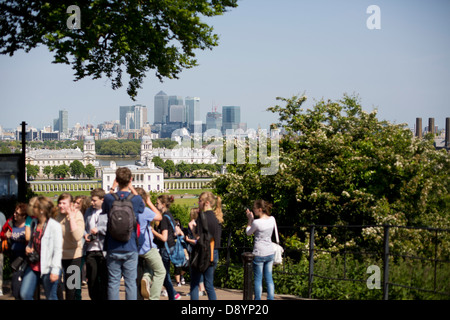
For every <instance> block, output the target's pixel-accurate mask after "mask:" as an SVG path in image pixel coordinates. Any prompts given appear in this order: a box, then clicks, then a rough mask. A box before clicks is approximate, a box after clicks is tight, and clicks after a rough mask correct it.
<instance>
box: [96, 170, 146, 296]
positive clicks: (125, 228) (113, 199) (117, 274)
mask: <svg viewBox="0 0 450 320" xmlns="http://www.w3.org/2000/svg"><path fill="white" fill-rule="evenodd" d="M115 181H116V183H117V185H118V191H117V193H114V188H113V189H111V193H109V194H107V195H105V198H104V201H103V205H102V210H103V212H104V213H106V214H108V225H107V232H106V242H105V246H106V252H107V254H106V264H107V267H108V299H109V300H119V289H120V279H121V277H122V276H123V278H124V281H125V298H126V300H136V299H137V286H136V278H137V264H138V247H137V239H138V234H137V232H138V226H137V222H136V218H137V215H138V214H139V213H141V212H143V211H144V208H145V205H144V202H143V201H142V198H141V196H139V195H133V194H132V193H131V192H130V190H131V189H130V188H132V185H131V181H132V174H131V171H130V169H129V168H127V167H121V168H118V169H117V170H116V180H115ZM116 183H114V185H115V184H116ZM113 187H114V186H113Z"/></svg>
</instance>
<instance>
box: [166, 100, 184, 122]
mask: <svg viewBox="0 0 450 320" xmlns="http://www.w3.org/2000/svg"><path fill="white" fill-rule="evenodd" d="M169 122H181V123H185V122H186V107H185V106H184V105H175V104H173V105H171V106H169Z"/></svg>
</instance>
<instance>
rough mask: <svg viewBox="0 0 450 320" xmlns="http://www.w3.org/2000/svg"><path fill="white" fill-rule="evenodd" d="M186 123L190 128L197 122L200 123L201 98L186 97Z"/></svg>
mask: <svg viewBox="0 0 450 320" xmlns="http://www.w3.org/2000/svg"><path fill="white" fill-rule="evenodd" d="M185 105H186V122H187V126H188V128H189V127H190V126H191V125H194V122H195V121H200V98H198V97H186V99H185Z"/></svg>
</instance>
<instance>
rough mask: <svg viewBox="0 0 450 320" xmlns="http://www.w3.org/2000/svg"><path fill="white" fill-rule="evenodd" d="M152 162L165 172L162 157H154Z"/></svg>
mask: <svg viewBox="0 0 450 320" xmlns="http://www.w3.org/2000/svg"><path fill="white" fill-rule="evenodd" d="M152 162H153V163H154V164H155V166H156V167H159V168H161V169H163V170H164V167H165V162H164V160H163V159H161V158H160V157H153V158H152Z"/></svg>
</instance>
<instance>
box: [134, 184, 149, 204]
mask: <svg viewBox="0 0 450 320" xmlns="http://www.w3.org/2000/svg"><path fill="white" fill-rule="evenodd" d="M134 190H136V192H137V194H138V195H140V196H141V198H142V200H144V202H147V199H148V194H147V192H145V190H144V189H143V188H140V187H136V188H134Z"/></svg>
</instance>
